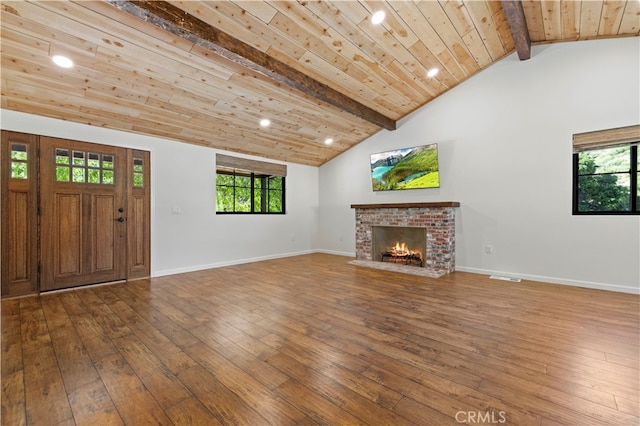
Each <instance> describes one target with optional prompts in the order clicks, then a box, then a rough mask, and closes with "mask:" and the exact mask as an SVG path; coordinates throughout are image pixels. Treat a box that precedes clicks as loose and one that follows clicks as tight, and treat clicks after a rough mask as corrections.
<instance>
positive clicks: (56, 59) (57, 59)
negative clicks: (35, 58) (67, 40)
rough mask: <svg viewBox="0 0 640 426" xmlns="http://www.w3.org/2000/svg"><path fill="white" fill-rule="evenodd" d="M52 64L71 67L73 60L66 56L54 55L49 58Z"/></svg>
mask: <svg viewBox="0 0 640 426" xmlns="http://www.w3.org/2000/svg"><path fill="white" fill-rule="evenodd" d="M51 60H52V61H53V63H54V64H56V65H57V66H59V67H62V68H71V67H73V61H72V60H71V59H69V58H67V57H66V56H62V55H55V56H53V57H52V58H51Z"/></svg>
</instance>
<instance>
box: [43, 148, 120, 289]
mask: <svg viewBox="0 0 640 426" xmlns="http://www.w3.org/2000/svg"><path fill="white" fill-rule="evenodd" d="M126 164H127V150H126V149H124V148H118V147H112V146H107V145H96V144H90V143H84V142H77V141H70V140H66V139H56V138H49V137H44V136H42V137H40V188H41V194H40V197H41V204H42V219H41V228H40V233H41V258H42V274H41V279H40V288H41V290H53V289H59V288H66V287H74V286H78V285H84V284H93V283H99V282H107V281H117V280H122V279H125V278H126V274H127V268H126V265H127V263H126V259H127V257H126V250H127V247H126V241H127V227H126V223H125V222H124V220H125V219H126V218H125V217H124V215H123V214H122V213H121V212H120V211H119V210H120V209H121V211H122V212H126V207H127V206H126V204H125V203H126V197H125V195H126V187H127V186H126V181H127V170H126ZM121 217H122V220H123V222H120V221H118V219H119V218H121Z"/></svg>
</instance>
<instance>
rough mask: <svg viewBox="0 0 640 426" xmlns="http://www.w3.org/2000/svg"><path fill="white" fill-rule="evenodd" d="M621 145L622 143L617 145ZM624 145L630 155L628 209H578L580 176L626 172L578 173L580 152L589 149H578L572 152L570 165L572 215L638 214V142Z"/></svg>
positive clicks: (611, 147)
mask: <svg viewBox="0 0 640 426" xmlns="http://www.w3.org/2000/svg"><path fill="white" fill-rule="evenodd" d="M619 146H622V145H619ZM619 146H602V147H598V148H594V149H592V150H591V151H602V150H607V149H615V148H617V147H619ZM624 146H629V148H630V149H629V156H630V159H629V160H630V163H629V164H630V167H629V172H628V173H629V183H630V184H629V197H630V200H629V202H630V203H629V206H630V209H629V210H613V211H580V210H578V207H579V194H580V191H579V190H580V187H579V180H580V177H581V176H590V175H607V174H609V175H619V174H621V173H627V172H626V171H621V172H611V173H594V174H586V175H580V174H579V162H580V161H579V158H580V157H579V155H580V153H582V152H589V150H586V151H579V152H574V153H573V167H572V172H573V194H572V201H573V202H572V213H573V215H576V216H604V215H621V216H634V215H640V202H639V200H638V198H640V197H638V184H640V182H638V180H639V179H638V171H639V168H638V142H635V143H631V144H624Z"/></svg>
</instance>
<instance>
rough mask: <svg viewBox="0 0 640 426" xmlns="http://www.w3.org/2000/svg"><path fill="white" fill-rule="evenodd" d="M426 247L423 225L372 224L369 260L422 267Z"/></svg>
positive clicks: (425, 234)
mask: <svg viewBox="0 0 640 426" xmlns="http://www.w3.org/2000/svg"><path fill="white" fill-rule="evenodd" d="M426 249H427V232H426V229H425V228H423V227H409V226H372V251H371V254H372V256H371V260H375V261H381V262H394V263H401V264H404V265H410V266H420V267H423V266H425V264H424V253H425V251H426Z"/></svg>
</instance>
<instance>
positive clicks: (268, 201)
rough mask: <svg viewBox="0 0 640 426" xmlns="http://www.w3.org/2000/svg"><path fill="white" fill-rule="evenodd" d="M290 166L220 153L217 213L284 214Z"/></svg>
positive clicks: (217, 171) (217, 180) (217, 179)
mask: <svg viewBox="0 0 640 426" xmlns="http://www.w3.org/2000/svg"><path fill="white" fill-rule="evenodd" d="M286 176H287V166H286V165H284V164H276V163H270V162H265V161H257V160H250V159H248V158H240V157H232V156H230V155H225V154H216V213H217V214H229V213H230V214H284V213H285V212H286V208H285V179H286Z"/></svg>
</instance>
